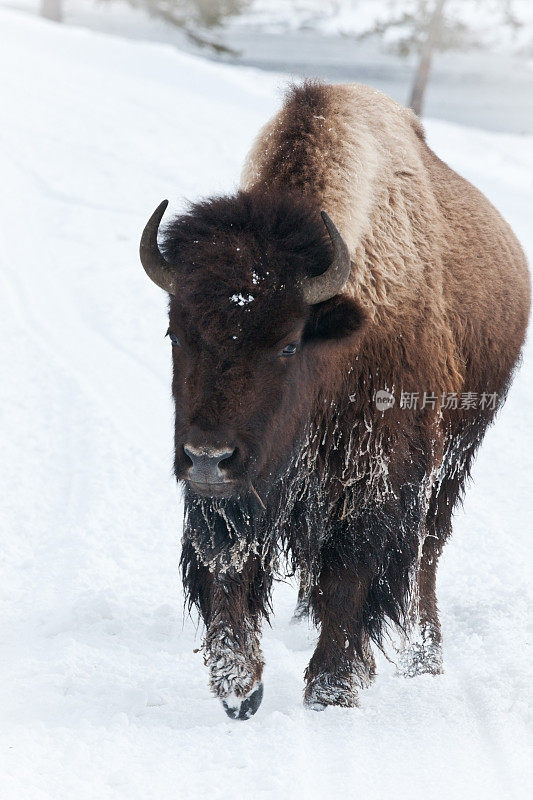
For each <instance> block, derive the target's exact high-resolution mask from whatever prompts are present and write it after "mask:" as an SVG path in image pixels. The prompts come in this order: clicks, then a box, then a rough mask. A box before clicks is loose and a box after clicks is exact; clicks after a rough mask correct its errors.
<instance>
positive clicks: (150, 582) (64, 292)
mask: <svg viewBox="0 0 533 800" xmlns="http://www.w3.org/2000/svg"><path fill="white" fill-rule="evenodd" d="M0 29H1V31H2V46H1V47H0V74H1V75H2V88H1V106H0V107H1V109H2V123H1V126H0V175H1V176H2V178H1V184H2V190H1V192H0V218H1V220H2V224H1V226H0V279H1V285H2V289H1V293H0V341H1V346H0V354H1V368H2V380H1V382H0V409H1V411H0V426H1V430H0V436H1V439H0V441H1V443H2V472H1V477H0V509H1V510H0V515H1V520H2V550H3V556H2V560H1V566H0V598H1V603H2V609H1V615H0V619H1V643H2V644H1V649H2V658H1V680H0V690H1V694H2V698H1V708H2V712H1V716H0V726H1V756H0V762H1V766H0V771H1V776H0V787H1V788H0V795H1V796H2V798H6V799H9V800H13V799H14V798H21V799H22V798H23V800H33V798H36V799H38V800H41V798H53V799H54V800H61V799H62V798H65V799H66V798H68V800H74V799H75V800H78V799H80V800H81V799H82V798H91V800H93V799H94V798H98V800H105V799H106V798H127V800H136V798H143V800H145V798H158V800H166V798H209V799H210V800H216V799H217V798H252V797H253V798H283V797H291V798H294V799H295V800H296V798H310V799H311V800H313V799H314V798H325V797H339V796H341V795H342V796H346V797H361V798H373V800H380V799H381V798H383V800H390V799H391V798H395V799H397V800H401V799H402V798H409V800H415V799H416V798H428V797H432V798H439V799H440V798H443V799H445V800H450V799H453V798H461V800H463V799H464V798H469V799H470V798H478V797H479V798H484V800H487V798H498V800H501V799H502V798H522V797H524V798H525V797H530V796H531V791H532V790H533V786H532V781H531V771H530V770H529V768H528V759H527V753H528V741H530V738H529V737H530V733H531V728H530V724H529V717H528V678H529V674H528V664H529V663H530V662H529V657H528V653H527V641H528V636H527V633H528V632H527V609H528V604H527V596H528V589H529V572H530V569H531V544H530V542H531V532H532V519H533V513H532V512H533V509H532V504H531V497H532V496H533V492H532V486H531V475H532V472H533V447H532V431H531V407H532V403H533V366H532V358H531V348H529V350H528V351H526V353H525V358H524V364H523V366H522V368H521V370H520V372H519V374H518V376H517V378H516V381H515V383H514V386H513V389H512V391H511V393H510V396H509V400H508V402H507V405H506V406H505V408H504V410H503V412H502V413H501V415H500V417H499V419H498V420H497V423H496V425H495V426H494V427H493V428H492V429H491V430H490V431H489V433H488V435H487V437H486V441H485V443H484V445H483V447H482V449H481V453H480V455H479V457H478V460H477V463H476V467H475V469H474V481H473V484H472V486H471V487H470V490H469V491H468V493H467V497H466V502H465V505H464V509H463V510H461V511H459V512H458V513H457V516H456V520H455V534H454V537H453V539H452V540H451V541H450V543H449V544H448V546H447V548H446V551H445V555H444V557H443V559H442V564H441V568H440V572H439V598H440V608H441V615H442V623H443V633H444V664H445V673H444V675H442V676H438V677H432V676H422V677H419V678H415V679H413V680H406V679H403V678H399V677H396V676H395V668H394V664H393V663H391V662H389V661H387V660H386V659H385V658H384V657H383V656H381V655H380V656H379V657H378V676H377V680H376V682H375V684H374V685H373V686H372V688H370V689H368V690H366V691H364V692H362V693H361V706H360V708H359V709H355V710H347V709H334V708H330V709H327V710H326V711H324V712H323V713H321V714H318V713H314V712H311V711H306V710H304V708H303V706H302V689H303V678H302V674H303V670H304V667H305V665H306V663H307V661H308V660H309V658H310V656H311V653H312V646H313V639H314V632H313V631H312V630H309V629H308V628H307V626H306V624H305V623H304V624H303V625H300V626H294V625H289V620H290V616H291V613H292V610H293V607H294V604H295V602H296V588H295V586H294V585H293V584H291V583H290V582H289V583H279V584H278V585H277V587H276V591H275V596H274V601H275V602H274V605H275V612H276V615H275V617H274V620H273V627H272V629H270V628H268V626H265V633H264V639H263V643H264V653H265V657H266V661H267V666H266V670H265V699H264V701H263V705H262V707H261V708H260V710H259V712H258V713H257V715H256V716H255V717H253V718H252V719H251V720H250V721H248V722H244V723H238V722H232V721H231V720H229V719H228V718H227V717H226V716H225V715H224V713H223V710H222V708H221V707H220V705H219V703H218V702H217V701H216V700H215V699H214V698H212V697H211V696H210V694H209V690H208V685H207V674H206V669H205V667H204V666H203V663H202V654H201V653H196V652H195V649H196V648H199V647H200V645H201V641H202V629H201V627H199V626H198V625H197V622H196V620H195V619H194V618H193V619H191V618H190V617H189V616H188V615H187V614H185V613H184V611H183V595H182V589H181V585H180V578H179V574H178V558H179V541H180V533H181V514H182V508H181V500H180V498H179V493H178V491H177V489H176V486H175V482H174V480H173V478H172V475H171V461H172V458H171V448H172V408H171V401H170V348H169V345H168V340H165V339H164V334H165V331H166V302H165V297H164V295H163V293H162V292H161V291H160V290H158V289H157V288H156V287H155V286H154V285H153V284H152V283H150V282H149V281H148V279H147V278H146V276H145V274H144V273H143V270H142V268H141V266H140V264H139V259H138V252H137V248H138V240H139V235H140V231H141V229H142V227H143V225H144V223H145V221H146V220H147V218H148V216H149V214H150V213H151V211H152V210H153V209H154V208H155V206H156V205H157V204H158V203H159V202H160V200H161V199H162V198H164V197H169V198H170V199H171V210H172V211H176V210H179V209H180V208H182V207H183V199H184V198H190V199H195V198H198V197H201V196H204V195H206V194H211V193H214V192H220V191H227V190H231V189H232V188H234V187H235V186H236V182H237V180H238V175H239V171H240V165H241V163H242V160H243V157H244V154H245V151H246V149H247V148H248V146H249V144H250V142H251V140H252V138H253V136H254V134H255V132H256V131H257V129H258V128H259V126H260V125H261V124H262V123H263V122H264V121H265V120H266V119H267V118H268V116H269V115H270V114H271V113H272V111H273V110H274V108H275V107H276V106H277V105H278V104H279V101H280V94H281V92H280V89H279V79H278V78H276V77H275V76H274V77H273V76H265V75H261V74H259V73H256V72H253V71H251V70H242V69H241V70H240V69H238V68H233V67H225V66H220V65H215V64H212V63H207V62H204V61H202V60H200V59H197V58H194V57H191V56H186V55H183V54H180V53H179V52H177V51H176V50H174V49H171V48H170V47H167V46H164V45H153V44H146V43H135V42H131V41H123V40H121V39H119V38H114V37H110V36H104V35H101V34H96V33H90V32H87V31H82V30H76V29H72V28H68V27H66V26H56V25H52V24H47V23H45V22H43V21H41V20H38V19H34V18H31V17H29V16H27V15H20V14H18V13H16V12H12V11H11V12H10V11H6V10H2V11H0ZM427 130H428V135H429V141H430V143H431V145H432V146H433V147H434V149H435V150H436V151H437V153H438V154H439V155H440V156H441V157H443V158H444V159H446V160H447V161H448V162H449V163H451V164H452V165H453V166H454V167H456V168H457V169H458V170H459V171H460V172H461V173H462V174H464V175H465V176H466V177H467V178H469V179H471V180H472V181H473V182H474V183H475V184H476V185H478V186H479V187H480V188H481V189H482V190H483V191H484V192H486V194H487V195H488V196H489V197H490V198H491V199H492V201H493V202H494V203H495V204H496V206H497V207H498V208H499V209H500V210H501V211H502V213H503V214H504V215H505V217H506V218H507V219H508V220H509V221H510V222H511V223H512V225H513V226H514V228H515V230H516V232H517V234H518V235H519V237H520V238H521V240H522V242H523V244H524V246H525V247H526V249H527V250H528V251H529V253H530V254H531V253H533V231H532V228H531V210H532V209H531V201H532V197H533V182H532V178H533V139H531V138H530V139H528V138H520V137H513V136H510V135H495V134H488V133H484V132H481V131H477V130H467V129H462V128H459V127H456V126H453V125H450V124H446V123H442V122H438V123H437V122H432V121H430V120H428V121H427ZM388 655H389V657H390V658H391V659H394V655H395V654H394V650H393V649H391V650H390V652H389V654H388Z"/></svg>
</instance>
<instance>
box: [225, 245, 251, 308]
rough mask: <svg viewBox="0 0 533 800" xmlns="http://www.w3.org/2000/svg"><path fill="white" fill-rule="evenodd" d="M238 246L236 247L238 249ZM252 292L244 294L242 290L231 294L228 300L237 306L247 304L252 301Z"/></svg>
mask: <svg viewBox="0 0 533 800" xmlns="http://www.w3.org/2000/svg"><path fill="white" fill-rule="evenodd" d="M238 249H239V248H237V250H238ZM254 299H255V298H254V296H253V294H247V295H244V294H242V292H238V293H237V294H232V295H231V297H230V300H231V302H232V303H235V304H236V305H238V306H247V305H248V304H249V303H253V301H254Z"/></svg>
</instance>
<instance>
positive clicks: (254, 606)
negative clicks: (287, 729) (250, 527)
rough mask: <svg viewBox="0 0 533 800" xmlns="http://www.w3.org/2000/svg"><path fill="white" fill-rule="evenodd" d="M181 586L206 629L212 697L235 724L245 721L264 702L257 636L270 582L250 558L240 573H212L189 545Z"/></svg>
mask: <svg viewBox="0 0 533 800" xmlns="http://www.w3.org/2000/svg"><path fill="white" fill-rule="evenodd" d="M182 565H183V578H184V585H185V589H186V591H187V594H188V596H189V598H190V601H191V603H194V604H195V605H196V606H198V608H199V610H200V612H201V615H202V617H203V620H204V622H205V625H206V634H205V640H204V661H205V664H206V666H207V667H208V669H209V679H210V680H209V682H210V686H211V690H212V691H213V694H214V695H215V696H216V697H218V698H219V699H220V701H221V702H222V705H223V706H224V710H225V711H226V713H227V714H228V716H229V717H232V718H233V719H248V718H249V717H251V716H252V715H253V714H255V712H256V711H257V709H258V708H259V706H260V704H261V700H262V697H263V685H262V683H261V677H262V674H263V664H264V662H263V656H262V653H261V648H260V643H259V637H260V633H261V619H262V615H263V613H264V607H265V603H266V602H267V598H268V593H269V590H270V579H269V578H268V576H267V574H266V573H265V572H264V570H263V569H262V568H261V565H260V563H259V560H258V559H257V558H255V557H251V558H250V559H249V560H248V562H247V563H246V564H245V565H244V567H243V569H242V570H240V571H237V570H236V569H234V568H231V569H228V570H226V571H224V572H221V571H219V572H217V571H215V572H212V571H211V570H210V569H209V568H208V567H206V566H204V565H203V564H201V563H200V562H199V561H198V559H197V556H196V554H195V552H194V550H193V548H192V546H191V545H190V543H188V542H187V541H185V542H184V547H183V552H182Z"/></svg>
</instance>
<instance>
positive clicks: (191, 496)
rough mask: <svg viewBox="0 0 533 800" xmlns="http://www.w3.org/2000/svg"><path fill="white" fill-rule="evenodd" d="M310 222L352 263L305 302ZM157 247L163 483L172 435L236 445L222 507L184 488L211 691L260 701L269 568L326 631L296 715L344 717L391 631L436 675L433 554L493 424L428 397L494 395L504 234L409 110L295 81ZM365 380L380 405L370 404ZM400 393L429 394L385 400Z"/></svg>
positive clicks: (519, 306) (419, 667)
mask: <svg viewBox="0 0 533 800" xmlns="http://www.w3.org/2000/svg"><path fill="white" fill-rule="evenodd" d="M321 209H325V210H326V211H327V212H328V214H329V215H330V216H331V218H332V219H333V221H334V222H335V224H336V225H337V227H338V228H339V230H340V232H341V234H342V236H343V238H344V239H345V241H346V243H347V245H348V247H349V251H350V254H351V259H352V269H351V275H350V278H349V281H348V283H347V285H346V287H345V289H344V291H343V293H342V295H339V296H337V297H334V298H332V299H331V300H328V301H327V302H325V303H321V304H319V305H317V306H307V305H306V304H305V303H304V301H303V298H302V292H301V285H302V282H303V281H305V280H306V278H307V277H309V276H313V275H317V274H319V273H320V272H322V271H323V270H324V269H325V268H327V266H328V264H329V263H330V261H331V257H332V252H331V245H330V242H329V239H328V237H327V235H326V233H325V230H324V227H323V224H322V221H321V219H320V214H319V212H320V210H321ZM164 253H165V256H166V258H167V260H168V261H170V263H171V264H172V265H173V267H174V268H175V269H176V270H177V272H178V274H179V281H178V283H179V287H180V288H179V293H178V294H177V295H176V296H171V298H170V311H169V319H170V329H171V331H172V332H173V333H174V334H175V335H176V336H177V337H178V338H179V340H180V342H181V346H180V347H177V346H176V347H174V348H173V359H174V379H173V394H174V398H175V401H176V429H175V444H176V459H175V470H176V476H177V477H178V479H180V480H181V479H186V478H187V469H188V466H189V465H190V462H189V461H188V459H187V456H186V455H185V453H184V450H183V445H184V444H185V443H187V442H189V443H190V442H192V443H193V444H196V445H201V444H205V443H206V442H208V443H209V444H210V445H213V446H218V445H223V444H227V443H228V442H231V443H232V445H236V450H235V454H234V456H232V457H231V458H230V459H228V460H227V463H225V467H226V469H227V472H228V474H229V475H230V476H231V477H232V479H233V480H234V490H233V491H232V493H231V496H222V495H221V496H218V497H209V496H200V494H199V493H198V492H194V491H193V490H192V489H191V488H190V487H189V488H186V523H185V533H184V546H183V554H182V564H183V577H184V582H185V586H186V589H187V591H188V593H189V598H190V602H191V603H194V604H196V605H197V606H198V607H199V608H200V610H201V613H202V616H203V618H204V620H205V622H206V626H207V639H206V652H207V661H208V663H209V665H210V669H211V681H212V687H213V690H214V691H215V693H216V694H218V696H219V697H221V698H224V697H228V696H229V695H231V696H237V697H241V698H245V697H246V696H247V694H249V692H250V691H251V687H253V686H257V684H258V681H259V680H260V677H261V671H262V657H261V654H260V649H259V640H258V637H259V633H260V625H261V619H262V617H264V616H266V615H267V612H268V608H269V597H270V588H271V582H272V575H273V573H274V571H275V570H276V569H278V567H279V565H280V555H281V554H283V553H284V554H287V555H288V556H289V558H290V560H291V563H292V566H293V568H294V569H295V570H297V571H298V572H299V574H300V577H301V582H302V588H301V599H303V600H304V601H306V602H309V604H310V608H311V611H312V613H313V615H314V617H315V619H316V621H317V623H319V625H320V638H319V641H318V645H317V648H316V652H315V654H314V655H313V658H312V659H311V662H310V664H309V666H308V669H307V673H306V682H307V688H306V694H305V697H306V702H307V703H308V704H309V705H310V706H312V707H315V708H317V707H322V706H324V705H328V704H338V705H354V704H355V703H356V701H357V688H358V687H361V686H364V685H367V684H368V682H369V680H371V678H372V676H373V674H374V664H373V658H372V654H371V651H370V647H369V640H370V639H373V640H374V641H375V642H377V643H378V644H381V642H382V636H383V632H384V625H385V622H386V621H387V620H389V621H392V622H393V623H395V624H397V625H400V626H402V627H403V628H404V629H405V630H408V629H409V628H410V632H411V635H412V642H411V644H410V645H408V647H407V649H406V655H405V656H404V662H403V663H404V664H407V666H406V668H405V671H406V673H407V674H415V673H417V672H420V671H433V672H435V671H438V670H439V669H440V650H439V647H440V628H439V622H438V615H437V606H436V598H435V573H436V566H437V561H438V556H439V554H440V552H441V549H442V545H443V543H444V541H445V539H446V537H447V536H448V535H449V532H450V528H451V515H452V511H453V508H454V506H455V505H456V504H457V502H458V500H459V498H460V495H461V491H462V489H463V487H464V483H465V480H466V478H467V476H468V473H469V469H470V466H471V462H472V458H473V456H474V453H475V451H476V448H477V447H478V445H479V443H480V441H481V439H482V437H483V434H484V431H485V429H486V427H487V426H488V425H489V423H490V422H491V421H492V419H493V417H494V414H495V409H492V408H490V407H486V408H484V409H481V408H477V409H461V408H457V409H453V408H451V409H442V410H441V408H440V405H441V396H442V395H443V394H447V393H451V392H456V393H459V395H460V393H462V392H476V393H477V394H478V396H481V394H482V393H483V392H485V393H487V394H492V393H496V394H497V395H498V398H499V402H501V401H503V399H504V396H505V393H506V391H507V388H508V385H509V382H510V379H511V376H512V373H513V370H514V368H515V365H516V363H517V360H518V357H519V353H520V348H521V346H522V343H523V340H524V335H525V330H526V325H527V318H528V311H529V279H528V273H527V267H526V262H525V258H524V255H523V253H522V250H521V248H520V246H519V244H518V242H517V240H516V238H515V237H514V235H513V233H512V231H511V230H510V228H509V226H508V225H507V223H506V222H505V221H504V220H503V219H502V218H501V216H500V215H499V214H498V212H497V211H496V210H495V209H494V208H493V206H492V205H491V204H490V203H489V202H488V200H487V199H486V198H485V197H483V195H481V194H480V193H479V192H478V191H477V190H476V189H474V187H472V186H471V185H470V184H469V183H468V182H467V181H465V180H463V179H462V178H460V177H459V176H458V175H456V173H455V172H453V170H451V169H450V168H449V167H448V166H447V165H446V164H444V163H443V162H442V161H440V160H439V159H438V158H437V156H436V155H435V154H434V153H433V152H432V151H431V150H430V149H429V147H428V146H427V144H426V142H425V139H424V133H423V130H422V128H421V126H420V123H419V122H418V120H417V119H416V118H415V117H414V115H413V114H412V113H411V112H410V111H408V110H407V109H405V108H403V107H401V106H399V105H397V104H396V103H394V102H393V101H392V100H391V99H390V98H388V97H386V96H385V95H383V94H381V93H380V92H377V91H375V90H372V89H369V88H367V87H364V86H357V85H341V86H328V85H323V84H317V83H306V84H304V85H303V86H300V87H296V88H293V89H291V91H290V92H289V93H288V96H287V98H286V101H285V104H284V105H283V107H282V109H281V110H280V112H279V113H278V114H277V115H276V116H275V117H274V119H273V120H271V121H270V122H269V123H268V124H267V125H266V126H265V127H264V128H263V130H262V131H261V132H260V134H259V136H258V139H257V141H256V142H255V144H254V146H253V148H252V150H251V152H250V155H249V157H248V159H247V162H246V165H245V168H244V172H243V178H242V186H241V190H240V191H239V192H238V193H237V194H236V195H235V196H233V197H222V198H216V199H214V200H210V201H206V202H204V203H200V204H198V205H195V206H193V207H192V208H191V209H190V212H189V213H188V214H187V215H185V216H183V217H180V218H179V219H176V220H174V221H173V222H172V223H171V224H170V225H169V226H168V227H167V228H166V231H165V240H164ZM291 342H296V343H298V347H299V349H298V352H297V353H296V354H295V355H294V356H293V357H291V358H290V359H288V358H285V357H282V356H280V351H281V350H282V349H283V347H285V345H286V344H287V343H291ZM380 389H386V390H388V391H391V392H394V395H395V397H396V404H395V405H394V406H393V407H392V408H390V409H389V410H387V411H385V412H382V411H378V410H377V408H376V405H375V395H376V392H377V391H378V390H380ZM401 392H418V393H420V400H421V399H422V396H423V393H424V392H428V393H433V394H434V395H435V396H436V398H437V402H436V403H435V407H432V406H431V405H427V406H426V407H425V408H424V409H421V408H420V407H418V408H411V409H409V408H400V404H399V398H400V394H401ZM220 664H223V665H225V666H224V669H223V670H222V672H223V673H224V674H220ZM232 664H233V666H234V669H233V668H232V666H231V665H232ZM217 665H218V666H217Z"/></svg>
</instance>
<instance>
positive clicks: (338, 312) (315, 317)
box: [304, 294, 366, 342]
mask: <svg viewBox="0 0 533 800" xmlns="http://www.w3.org/2000/svg"><path fill="white" fill-rule="evenodd" d="M365 322H366V315H365V312H364V311H363V309H362V308H361V306H360V305H359V304H358V303H357V302H356V301H355V300H352V299H351V298H350V297H346V296H344V295H340V294H338V295H336V296H335V297H332V298H331V300H326V302H325V303H318V304H317V305H316V306H311V315H310V317H309V319H308V321H307V324H306V326H305V330H304V340H305V341H308V342H317V341H324V340H326V341H327V340H329V341H332V340H335V339H344V338H346V337H355V336H359V335H360V334H361V332H362V330H363V328H364V326H365Z"/></svg>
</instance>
